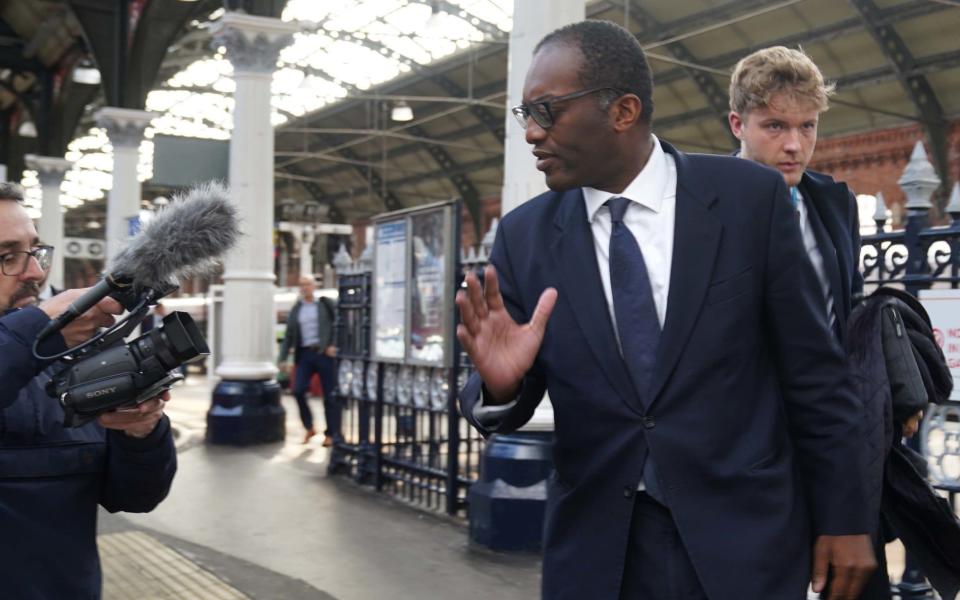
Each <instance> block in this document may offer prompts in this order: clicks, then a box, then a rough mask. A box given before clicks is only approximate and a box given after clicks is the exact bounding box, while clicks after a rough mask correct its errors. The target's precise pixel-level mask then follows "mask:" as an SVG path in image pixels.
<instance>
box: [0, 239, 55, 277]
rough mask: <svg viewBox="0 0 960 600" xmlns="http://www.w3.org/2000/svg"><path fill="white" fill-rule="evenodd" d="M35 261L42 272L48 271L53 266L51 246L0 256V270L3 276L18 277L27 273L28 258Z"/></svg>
mask: <svg viewBox="0 0 960 600" xmlns="http://www.w3.org/2000/svg"><path fill="white" fill-rule="evenodd" d="M31 256H32V257H33V258H34V259H36V261H37V264H38V265H40V268H41V269H43V270H44V271H49V270H50V265H52V264H53V246H37V247H36V248H34V249H33V250H17V251H16V252H7V253H6V254H0V269H2V270H3V274H4V275H8V276H11V277H18V276H20V275H23V274H24V273H26V272H27V267H28V265H29V264H30V257H31Z"/></svg>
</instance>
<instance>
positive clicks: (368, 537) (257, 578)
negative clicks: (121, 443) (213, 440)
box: [98, 376, 903, 600]
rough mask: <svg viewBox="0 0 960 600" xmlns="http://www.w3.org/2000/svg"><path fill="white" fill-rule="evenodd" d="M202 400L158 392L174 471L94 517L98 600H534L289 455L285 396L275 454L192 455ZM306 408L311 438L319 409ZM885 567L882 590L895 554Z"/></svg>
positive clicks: (451, 532)
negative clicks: (163, 398)
mask: <svg viewBox="0 0 960 600" xmlns="http://www.w3.org/2000/svg"><path fill="white" fill-rule="evenodd" d="M210 390H211V386H210V385H209V384H208V383H207V380H206V379H205V378H203V377H200V376H192V377H191V378H190V379H188V381H187V383H185V384H179V385H177V386H175V387H174V389H173V390H171V396H172V400H171V401H170V402H169V403H168V405H167V414H168V415H169V416H170V419H171V422H172V423H173V426H174V431H175V435H176V440H177V449H178V460H179V469H178V471H177V476H176V478H175V480H174V483H173V488H172V490H171V492H170V495H169V496H168V497H167V499H166V500H165V501H164V502H163V503H161V504H160V506H159V507H157V509H156V510H154V511H153V512H152V513H149V514H126V513H123V514H116V515H111V514H109V513H107V512H105V511H102V510H101V515H100V534H99V536H98V543H99V546H100V553H101V559H102V562H103V572H104V587H103V597H104V599H105V600H130V599H134V598H135V599H137V600H168V599H169V600H174V599H176V600H189V599H198V600H200V599H202V600H206V599H219V600H235V599H237V600H243V599H252V600H368V599H369V600H373V599H382V598H392V599H396V600H405V599H407V598H410V599H421V598H445V599H447V598H449V599H456V600H461V599H462V600H473V599H476V600H488V599H490V598H497V599H498V600H514V599H516V600H521V599H523V600H526V599H532V598H538V597H539V596H540V559H539V557H538V556H532V555H529V554H500V553H494V552H490V551H488V550H486V549H483V548H477V547H474V546H471V545H470V544H469V543H468V538H467V528H466V523H464V522H462V521H460V520H456V519H452V518H449V517H447V516H446V515H438V514H434V513H428V512H425V511H423V510H422V509H418V508H414V507H411V506H407V505H405V504H402V503H400V502H399V501H397V500H394V499H392V498H389V497H387V496H383V495H377V494H374V493H372V492H371V491H370V490H369V489H368V488H361V487H360V486H358V485H356V484H354V483H352V482H350V481H347V480H344V479H342V478H336V477H328V476H327V474H326V466H327V461H328V458H329V450H328V449H327V448H323V447H322V446H321V442H322V439H323V436H322V435H317V436H316V437H314V438H313V439H312V440H311V441H310V442H309V443H308V444H302V443H300V442H301V440H302V439H303V427H302V426H301V424H300V420H299V417H298V413H297V407H296V402H295V401H294V399H293V398H292V396H290V394H289V393H285V394H284V395H283V404H284V408H285V409H286V411H287V423H286V425H287V440H286V441H285V442H284V443H276V444H269V445H262V446H252V447H244V448H236V447H227V446H210V445H207V444H205V443H204V441H203V438H204V432H205V428H206V411H207V410H208V408H209V406H210ZM310 402H311V408H312V409H313V413H314V419H315V420H317V421H318V430H319V429H320V428H321V427H320V424H322V422H323V407H322V401H321V400H319V399H316V398H313V399H311V400H310ZM887 558H888V562H889V571H890V573H891V574H892V575H893V576H894V578H896V577H897V576H898V575H899V574H900V573H901V572H902V571H903V547H902V545H900V543H899V542H894V543H892V544H889V545H888V547H887ZM809 597H810V598H815V597H816V596H814V595H812V594H811V595H810V596H809Z"/></svg>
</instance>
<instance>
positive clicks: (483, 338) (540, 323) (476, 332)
mask: <svg viewBox="0 0 960 600" xmlns="http://www.w3.org/2000/svg"><path fill="white" fill-rule="evenodd" d="M484 280H485V281H486V286H485V289H481V287H480V281H479V280H478V279H477V277H476V275H474V274H473V273H469V274H467V277H466V284H467V289H466V291H463V290H460V291H459V292H457V307H458V308H459V309H460V320H461V321H462V322H461V324H460V325H457V339H459V340H460V343H461V344H462V345H463V348H464V350H466V351H467V354H468V355H469V356H470V360H471V361H473V364H474V366H475V367H476V369H477V372H478V373H479V374H480V378H481V379H483V383H484V385H486V388H487V391H488V392H490V394H491V395H492V396H493V397H492V398H485V400H484V401H485V402H487V401H489V402H490V403H491V404H502V403H505V402H509V401H510V400H512V399H513V397H514V396H515V395H516V393H517V390H518V389H519V387H520V382H521V381H522V380H523V376H524V374H525V373H526V372H527V371H528V370H530V367H531V366H533V360H534V358H536V356H537V352H538V351H539V350H540V344H541V343H542V342H543V334H544V331H545V330H546V327H547V320H548V319H549V318H550V313H551V312H553V307H554V305H555V304H556V302H557V290H555V289H554V288H547V289H546V290H544V291H543V293H542V294H541V295H540V300H539V301H538V302H537V307H536V308H535V309H534V311H533V317H532V318H531V319H530V321H529V322H528V323H526V324H523V325H519V324H517V323H516V322H515V321H514V320H513V318H512V317H511V316H510V313H508V312H507V309H506V307H505V306H504V304H503V297H502V296H501V295H500V284H499V283H498V282H497V270H496V269H495V268H494V267H493V266H489V265H488V266H487V267H486V269H484Z"/></svg>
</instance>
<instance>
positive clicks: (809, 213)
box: [729, 46, 890, 600]
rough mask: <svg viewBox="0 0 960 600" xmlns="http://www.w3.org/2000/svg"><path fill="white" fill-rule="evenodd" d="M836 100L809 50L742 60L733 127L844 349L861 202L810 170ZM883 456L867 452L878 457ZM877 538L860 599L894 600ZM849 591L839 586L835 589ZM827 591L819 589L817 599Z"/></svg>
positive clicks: (854, 292)
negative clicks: (775, 189)
mask: <svg viewBox="0 0 960 600" xmlns="http://www.w3.org/2000/svg"><path fill="white" fill-rule="evenodd" d="M832 94H833V85H832V84H828V83H827V82H825V81H824V78H823V75H822V74H821V73H820V69H819V68H817V65H816V64H814V62H813V61H812V60H810V58H809V57H808V56H807V55H806V54H804V53H803V51H802V50H794V49H790V48H785V47H783V46H774V47H771V48H764V49H763V50H758V51H757V52H754V53H753V54H751V55H749V56H747V57H745V58H743V59H742V60H740V62H739V63H737V66H736V67H735V68H734V70H733V74H732V76H731V78H730V114H729V122H730V129H731V131H733V134H734V135H735V136H736V137H737V138H738V139H739V140H740V156H741V157H743V158H747V159H750V160H753V161H755V162H758V163H761V164H764V165H767V166H768V167H772V168H774V169H776V170H778V171H779V172H780V174H781V175H783V179H784V181H785V182H786V184H787V185H788V186H789V188H790V197H791V202H793V204H794V207H795V209H796V214H797V220H798V224H799V225H800V231H801V233H802V236H803V244H804V247H805V249H806V252H807V256H808V257H809V259H810V262H811V263H812V264H813V267H814V270H815V271H816V273H817V278H818V279H819V283H820V286H819V287H820V289H819V290H818V291H820V292H821V293H822V296H823V307H824V310H825V311H826V312H827V315H828V319H829V321H830V325H831V330H832V331H833V334H834V337H835V340H836V341H837V342H839V343H840V344H841V345H843V344H844V342H845V338H846V330H847V321H848V320H849V317H850V311H851V307H852V303H853V301H854V300H855V299H856V298H857V297H858V296H860V295H861V294H862V292H863V277H862V276H861V274H860V271H859V268H858V265H859V256H860V233H859V219H858V216H857V204H856V199H855V198H854V195H853V194H852V193H851V192H850V190H849V189H848V188H847V185H846V184H845V183H842V182H839V183H838V182H835V181H834V180H833V179H832V178H831V177H830V176H828V175H823V174H821V173H815V172H813V171H809V170H808V169H807V165H808V164H809V163H810V159H811V157H812V156H813V151H814V148H815V147H816V145H817V125H818V124H819V120H820V115H821V114H822V113H823V112H825V111H826V110H827V109H828V108H829V98H830V96H831V95H832ZM867 445H869V444H867ZM881 451H882V449H880V448H868V449H867V452H868V453H869V454H870V455H871V456H875V455H878V454H877V453H879V452H881ZM867 494H868V496H867V497H868V503H871V506H870V507H869V509H868V510H869V513H870V514H871V515H872V516H873V523H872V531H874V532H878V531H879V523H878V522H877V521H876V519H877V517H878V515H879V511H880V506H879V499H880V489H879V486H878V485H876V486H872V487H869V488H868V489H867ZM877 538H879V535H876V534H875V535H874V540H873V541H874V546H875V548H874V552H875V554H876V557H877V560H878V562H879V564H880V567H879V568H878V569H877V570H876V571H874V573H873V575H872V576H871V578H870V580H869V581H868V583H867V585H866V586H865V588H864V590H863V591H862V593H861V595H860V596H859V597H860V598H861V599H862V600H867V599H870V600H874V599H884V598H890V590H889V587H890V586H889V582H888V581H887V576H886V568H885V567H886V564H885V560H884V552H883V544H882V540H879V539H877ZM814 571H815V573H814V580H815V581H818V580H819V581H820V582H821V584H822V582H823V581H824V576H825V575H826V572H825V566H824V565H815V566H814ZM818 571H819V573H818ZM818 575H819V577H818ZM842 583H843V582H840V581H836V582H834V587H836V586H837V585H840V584H842ZM820 587H821V586H817V585H815V586H814V588H815V591H818V592H819V591H820Z"/></svg>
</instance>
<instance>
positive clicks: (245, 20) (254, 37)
mask: <svg viewBox="0 0 960 600" xmlns="http://www.w3.org/2000/svg"><path fill="white" fill-rule="evenodd" d="M299 30H300V28H299V26H297V24H296V23H291V22H288V21H282V20H280V19H274V18H272V17H257V16H253V15H248V14H245V13H239V12H227V13H226V14H225V15H223V17H221V18H220V20H219V21H217V23H216V24H215V25H214V27H213V45H214V46H224V47H226V49H227V59H228V60H229V61H230V63H231V64H233V68H234V69H235V70H237V71H247V72H254V73H273V72H274V71H275V70H276V69H277V58H278V57H279V56H280V51H281V50H283V48H284V47H285V46H287V45H288V44H289V43H290V42H291V41H293V34H294V33H296V32H297V31H299Z"/></svg>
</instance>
